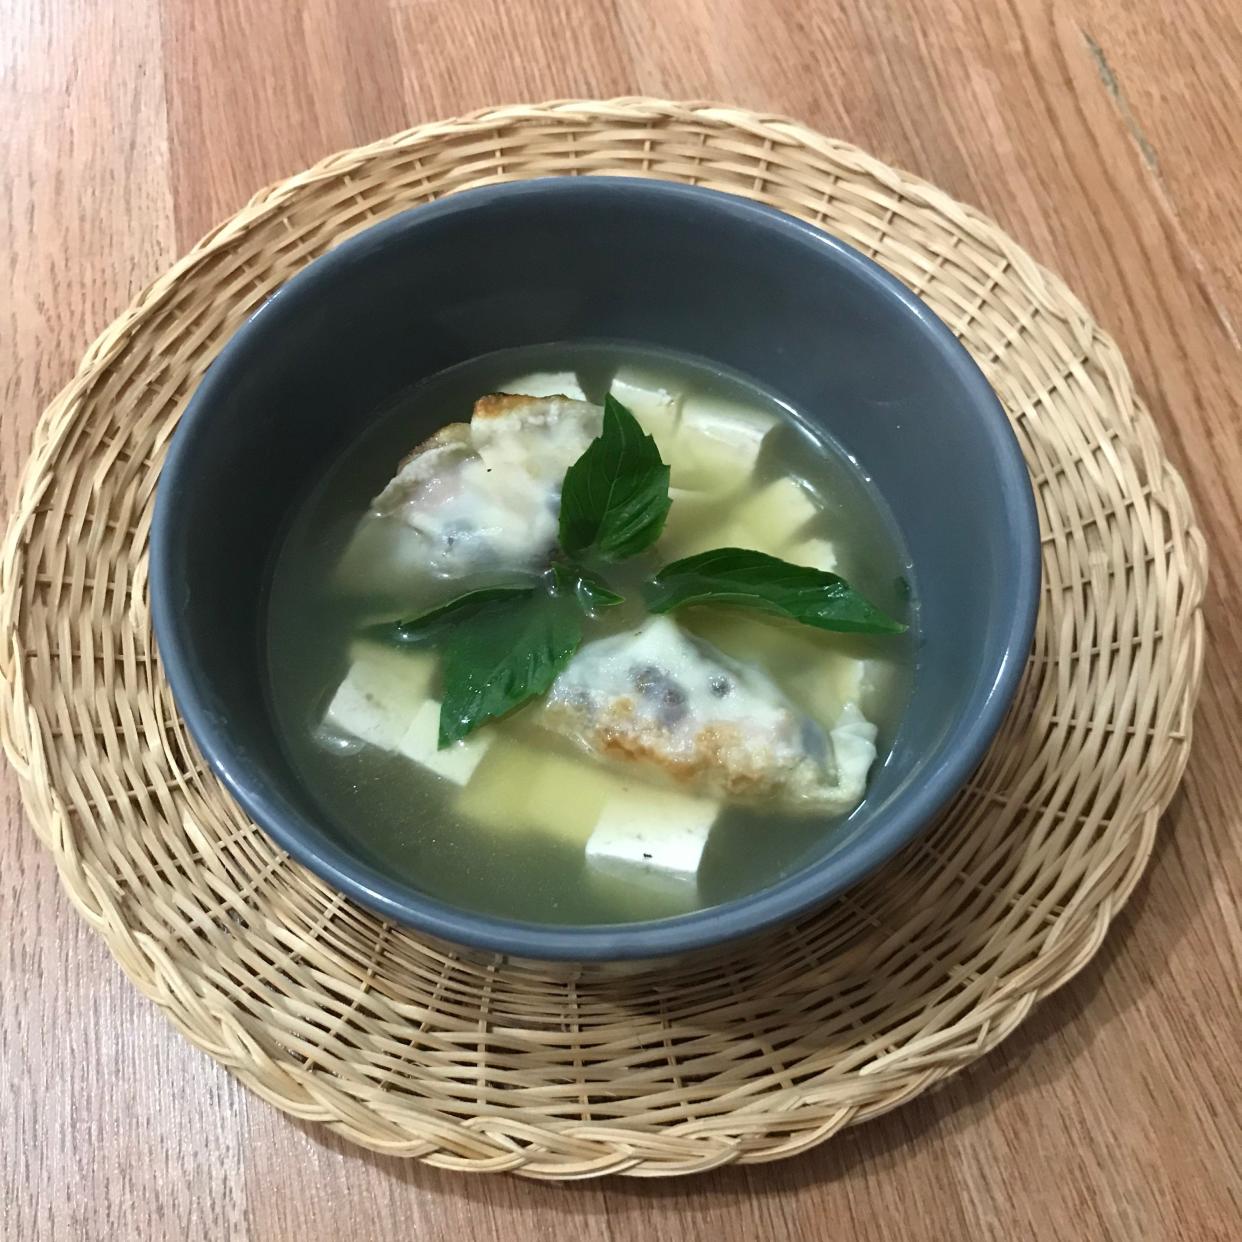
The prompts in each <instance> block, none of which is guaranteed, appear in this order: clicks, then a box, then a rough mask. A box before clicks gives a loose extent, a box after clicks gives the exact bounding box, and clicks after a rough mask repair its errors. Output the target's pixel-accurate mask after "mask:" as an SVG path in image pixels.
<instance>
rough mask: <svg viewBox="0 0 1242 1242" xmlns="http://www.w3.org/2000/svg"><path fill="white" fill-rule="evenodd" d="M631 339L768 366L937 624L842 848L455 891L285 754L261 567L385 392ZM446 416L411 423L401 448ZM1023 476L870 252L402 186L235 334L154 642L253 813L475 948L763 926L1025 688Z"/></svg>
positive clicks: (859, 857)
mask: <svg viewBox="0 0 1242 1242" xmlns="http://www.w3.org/2000/svg"><path fill="white" fill-rule="evenodd" d="M596 338H598V339H618V338H620V339H625V340H629V341H637V342H647V343H650V344H653V345H658V346H659V347H661V348H663V349H672V350H679V351H685V352H687V353H690V354H694V355H698V356H700V357H703V358H707V359H711V360H714V361H716V362H718V363H721V364H723V365H725V366H728V367H731V368H733V369H734V370H737V371H741V372H742V373H744V374H746V375H748V376H750V377H752V378H753V379H754V380H756V381H758V383H759V384H761V385H762V386H764V387H766V388H768V389H770V390H771V391H773V392H775V393H777V394H778V395H780V396H782V397H784V398H785V399H787V400H788V401H790V402H792V403H793V404H794V405H795V406H796V407H797V408H799V409H800V410H801V411H803V413H804V414H805V415H806V416H807V417H808V419H809V420H811V421H812V422H815V423H818V424H820V425H821V426H822V427H823V428H825V429H827V430H828V431H829V432H830V433H831V435H832V436H833V437H835V438H836V440H837V441H838V443H839V444H841V445H842V446H843V447H844V448H845V449H846V450H847V451H848V452H849V453H851V454H853V455H854V457H855V458H856V459H857V461H858V462H859V463H860V465H861V466H862V468H863V470H864V471H865V472H866V474H867V475H869V476H870V477H871V479H872V480H873V481H874V485H875V487H876V488H878V489H879V491H880V494H881V495H882V497H883V498H884V500H885V501H886V502H887V504H888V506H889V508H890V510H891V512H892V513H893V514H894V516H895V518H896V520H897V523H898V525H899V526H900V529H901V532H902V534H903V536H904V539H905V541H906V544H907V547H908V550H909V553H910V557H911V561H912V563H913V565H914V577H915V582H916V584H917V590H918V596H919V601H918V602H919V609H920V625H921V640H920V644H919V650H918V659H917V671H916V675H915V678H914V684H913V689H912V692H911V699H910V703H909V706H908V708H907V710H906V712H905V715H904V718H903V721H902V723H901V725H900V728H899V730H898V735H897V739H896V742H895V746H894V749H893V752H892V754H891V755H890V756H889V758H888V760H887V762H885V763H884V764H883V766H882V767H880V768H879V769H878V770H877V771H876V772H875V773H874V774H873V779H872V784H871V787H870V791H869V795H868V797H867V799H866V801H865V803H864V804H863V806H862V808H861V809H860V810H859V811H858V812H856V814H855V816H854V818H853V820H852V821H851V823H850V825H849V830H848V831H846V832H844V833H840V834H833V837H832V840H833V845H832V848H831V850H826V851H825V853H824V855H823V856H822V857H819V858H816V859H811V860H808V862H807V865H805V866H804V867H803V868H802V869H801V870H799V871H797V872H796V873H795V874H792V875H790V876H788V877H786V878H785V879H783V880H782V881H780V882H779V883H777V884H775V885H774V886H772V887H769V888H767V889H764V890H762V891H760V892H757V893H754V894H753V895H751V896H748V897H746V898H744V899H740V900H736V901H732V902H729V903H727V904H724V905H720V906H716V907H713V908H709V909H706V910H702V911H699V912H697V913H693V914H688V915H682V916H679V917H676V918H670V919H662V920H658V921H651V922H645V923H634V924H621V925H599V926H590V927H581V926H558V925H538V924H530V923H521V922H516V921H512V920H505V919H497V918H491V917H488V916H485V915H483V914H479V913H474V912H471V911H467V910H463V909H460V908H456V907H453V906H450V905H448V904H446V903H444V902H441V901H438V900H437V899H436V898H435V897H434V896H433V895H431V894H429V893H425V892H421V891H418V890H417V889H414V888H413V887H411V886H409V885H406V884H403V883H399V882H396V881H394V880H393V879H392V878H391V877H389V876H387V875H385V874H382V873H381V872H379V871H378V870H376V869H375V868H374V867H373V866H371V865H369V864H368V863H366V862H364V861H363V860H362V859H361V858H360V857H359V855H358V853H356V852H355V851H354V850H353V849H351V845H350V841H349V839H348V836H347V835H346V834H343V833H341V832H340V831H339V830H338V829H336V828H335V827H334V826H333V824H332V823H331V822H330V820H329V819H328V818H327V817H326V816H325V815H324V814H323V813H322V812H321V811H320V810H319V809H318V807H317V805H316V803H315V801H314V799H313V798H312V797H311V795H310V794H309V793H308V791H307V790H306V789H305V788H304V787H303V786H302V784H301V783H300V782H299V780H298V779H297V778H296V776H295V775H294V772H293V771H292V769H291V766H290V764H289V762H288V760H287V758H286V756H285V753H284V751H283V749H282V747H281V745H280V743H279V740H278V739H277V737H276V736H275V734H274V732H273V728H272V724H271V720H270V716H269V709H268V706H267V702H266V692H265V673H264V668H263V654H262V647H263V641H262V631H263V624H264V612H265V604H266V597H267V580H268V575H269V572H270V566H271V560H272V557H273V554H274V551H275V548H276V546H277V544H278V539H279V535H280V533H281V531H282V528H283V525H284V523H285V522H286V520H287V518H288V516H289V515H290V513H291V512H292V511H293V510H294V508H295V507H296V506H297V505H298V503H299V501H300V500H301V499H302V498H303V497H304V496H305V495H306V493H307V492H308V490H309V488H310V486H311V485H312V484H313V482H314V481H315V480H316V479H318V478H319V477H321V476H322V474H323V472H324V471H325V470H326V468H327V467H328V465H329V463H330V462H332V460H333V459H334V458H335V457H336V456H337V455H338V454H339V453H340V452H341V450H342V449H343V448H344V447H345V446H346V445H347V444H348V443H349V442H350V441H351V440H352V439H353V438H354V437H355V436H357V435H358V434H359V432H360V430H361V429H363V428H364V427H365V426H367V425H368V423H369V422H370V420H371V419H372V418H373V417H374V416H375V414H376V413H377V411H379V410H380V409H381V408H382V407H383V406H384V405H385V403H386V402H389V401H391V400H392V399H393V398H394V396H395V395H397V394H398V393H400V392H401V391H403V390H405V389H408V388H409V387H410V385H411V384H412V383H413V382H415V381H417V380H419V379H420V378H422V377H426V376H430V375H432V374H434V373H436V372H438V371H441V370H443V369H444V368H446V367H449V366H452V365H454V364H456V363H460V362H463V361H465V360H468V359H470V358H472V357H475V356H478V355H480V354H485V353H489V352H491V351H493V350H497V349H502V348H508V347H514V346H521V345H529V344H537V343H545V342H552V341H565V340H584V339H596ZM430 430H431V428H429V427H412V428H411V429H410V442H411V444H413V443H415V442H417V441H418V440H419V439H421V438H422V437H423V436H425V435H426V434H427V433H428V432H429V431H430ZM1038 547H1039V540H1038V528H1037V524H1036V518H1035V512H1034V505H1033V500H1032V495H1031V487H1030V481H1029V478H1028V476H1027V472H1026V468H1025V465H1024V463H1023V460H1022V456H1021V453H1020V451H1019V448H1018V445H1017V443H1016V441H1015V438H1014V436H1013V434H1012V431H1011V429H1010V427H1009V425H1008V423H1007V420H1006V418H1005V415H1004V413H1003V411H1002V410H1001V408H1000V406H999V404H998V402H997V400H996V397H995V396H994V394H993V392H992V391H991V389H990V387H989V386H988V384H987V382H986V381H985V379H984V377H983V376H982V374H981V373H980V372H979V370H978V369H977V368H976V366H975V365H974V363H973V362H972V361H971V360H970V358H969V356H968V355H967V354H966V353H965V351H964V350H963V349H962V348H961V347H960V346H959V345H958V343H957V341H956V340H955V339H954V338H953V336H952V334H951V333H950V332H949V331H948V329H947V328H946V327H945V326H944V325H943V324H942V323H941V322H940V321H939V320H938V319H937V318H936V317H935V316H934V315H933V314H932V312H931V311H930V310H929V309H928V308H927V306H926V305H924V304H923V303H922V302H921V301H919V300H918V299H917V298H916V297H915V296H914V295H913V294H911V293H910V292H909V291H908V290H907V289H906V288H905V287H904V286H902V285H901V284H899V283H898V282H897V281H895V280H894V279H892V278H891V277H890V276H888V275H887V274H886V273H884V272H883V271H882V270H881V269H880V268H879V267H878V266H876V265H875V264H873V263H872V262H870V261H869V260H868V259H866V258H864V257H863V256H862V255H860V254H859V253H858V252H856V251H855V250H853V249H852V248H850V247H849V246H846V245H845V244H843V243H842V242H840V241H838V240H836V239H834V238H832V237H830V236H828V235H827V234H825V233H823V232H821V231H819V230H817V229H814V228H812V227H810V226H808V225H805V224H802V223H800V222H798V221H796V220H794V219H792V218H790V217H788V216H786V215H783V214H782V213H779V212H776V211H773V210H771V209H768V208H765V207H763V206H760V205H758V204H755V203H752V202H749V201H747V200H744V199H741V198H735V197H733V196H730V195H723V194H717V193H713V192H710V191H704V190H699V189H695V188H692V187H686V186H677V185H673V184H669V183H663V182H655V181H642V180H631V179H621V178H582V179H577V178H558V179H547V180H540V181H531V182H522V183H515V184H511V185H504V186H497V187H490V188H486V189H481V190H475V191H471V192H468V193H464V194H460V195H456V196H453V197H450V198H447V199H444V200H441V201H439V202H437V203H435V204H432V205H429V206H425V207H419V208H415V209H414V210H411V211H409V212H407V213H405V214H403V215H400V216H397V217H395V218H394V219H391V220H389V221H386V222H384V223H382V224H379V225H376V226H375V227H373V228H370V229H368V230H366V231H365V232H363V233H361V234H359V235H358V236H356V237H354V238H352V239H351V240H349V241H346V242H344V243H343V244H341V245H340V246H338V247H337V248H336V249H335V250H333V251H332V252H331V253H329V254H328V255H327V256H325V257H324V258H321V259H319V260H317V261H316V262H314V263H312V264H311V265H309V267H308V268H307V269H306V270H305V271H303V272H302V273H300V274H299V275H298V276H297V277H296V278H294V279H293V280H291V281H290V282H289V283H288V284H287V285H286V286H285V287H284V288H282V289H281V290H280V291H279V292H278V293H277V294H276V295H275V296H274V297H273V298H271V299H270V300H269V301H268V302H267V303H266V304H265V305H264V306H263V307H262V308H261V309H260V310H259V311H258V312H257V313H256V314H255V315H254V316H253V317H252V318H251V319H250V320H249V321H248V322H247V323H246V324H245V325H244V326H243V327H242V328H241V329H240V330H239V331H238V332H237V333H236V335H235V336H234V337H233V338H232V339H231V340H230V341H229V343H228V344H227V346H226V347H225V348H224V349H223V350H222V351H221V353H220V355H219V357H218V358H217V359H216V361H215V362H214V364H213V365H212V366H211V368H210V370H209V372H208V374H207V376H206V377H205V379H204V380H203V382H202V384H201V385H200V387H199V389H198V391H197V392H196V393H195V395H194V397H193V399H192V401H191V403H190V406H189V408H188V410H187V411H186V414H185V416H184V418H183V420H182V423H181V425H180V427H179V429H178V431H177V433H176V436H175V437H174V441H173V444H172V446H171V449H170V451H169V454H168V458H167V460H166V462H165V465H164V467H163V471H162V474H161V478H160V482H159V488H158V496H157V505H156V513H155V518H154V525H153V530H152V542H151V570H150V577H151V596H152V606H153V610H154V621H155V629H156V635H157V639H158V643H159V650H160V654H161V658H162V660H163V665H164V669H165V672H166V674H167V677H168V680H169V683H170V685H171V687H172V691H173V694H174V697H175V699H176V701H177V704H178V706H179V709H180V711H181V714H182V716H183V718H184V719H185V721H186V723H187V725H188V726H189V729H190V731H191V733H192V734H193V736H194V738H195V740H196V741H197V743H198V745H199V747H200V748H201V750H202V751H203V753H204V755H205V756H206V758H207V760H208V761H209V762H210V764H211V766H212V767H213V768H214V769H215V771H216V772H217V773H218V774H219V776H220V777H221V778H222V780H223V781H224V783H225V785H226V786H227V787H228V789H229V790H230V791H231V792H232V794H233V796H234V797H235V798H236V799H237V801H238V802H239V803H240V804H241V806H242V807H243V808H244V810H245V811H246V812H247V813H248V814H249V815H251V816H252V817H253V819H254V820H255V821H256V822H257V823H258V824H259V825H260V826H261V827H263V828H264V829H265V830H266V831H267V832H268V833H269V834H270V835H271V836H272V837H273V838H274V839H275V840H276V842H277V843H278V844H279V845H281V846H283V847H285V848H286V849H288V850H289V852H290V853H291V854H293V855H294V857H296V858H298V859H300V860H301V861H302V862H303V863H305V864H306V865H307V866H309V867H310V868H311V869H312V870H314V871H315V872H317V873H318V874H320V875H321V876H323V877H324V878H325V879H327V880H328V881H329V882H330V883H332V884H333V885H335V886H336V887H338V888H339V889H342V890H344V891H345V892H346V893H348V894H349V895H350V896H351V897H354V898H355V899H357V900H358V901H360V902H362V903H363V904H365V905H367V906H369V907H371V908H372V909H374V910H376V911H377V912H379V913H380V914H382V915H385V916H388V917H390V918H393V919H395V920H397V921H399V922H402V923H405V924H408V925H410V926H413V927H415V928H417V929H421V930H422V931H424V932H427V933H430V934H432V935H435V936H439V937H442V938H444V939H447V940H450V941H454V942H457V943H461V944H465V945H470V946H474V947H476V948H482V949H489V950H496V951H500V952H504V953H510V954H515V955H520V956H525V957H533V958H543V959H567V960H576V961H587V960H623V959H631V958H642V957H651V956H659V955H663V954H672V953H680V952H685V951H688V950H692V949H698V948H703V947H706V946H708V945H712V944H715V943H718V942H722V941H727V940H731V939H734V938H736V937H740V936H743V935H746V934H748V933H751V932H755V931H758V930H760V929H761V928H764V927H767V926H770V925H772V924H774V923H777V922H779V921H782V920H785V919H788V918H790V917H792V916H794V915H795V914H798V913H801V912H804V911H806V910H808V909H809V908H812V907H814V906H815V905H817V904H818V903H821V902H823V901H824V900H826V899H827V898H829V897H831V896H833V895H834V894H837V893H839V892H841V891H842V890H843V889H845V888H846V887H848V886H849V885H851V884H853V883H854V882H856V881H857V880H859V879H860V878H861V877H862V876H864V875H865V874H866V873H867V872H869V871H871V870H872V869H873V868H875V867H876V866H877V865H878V864H880V863H881V862H883V861H884V860H885V859H887V858H889V857H890V856H891V855H892V854H893V853H894V852H895V851H897V850H898V849H899V848H900V847H901V846H903V845H905V844H906V843H907V842H909V841H910V840H911V839H912V838H913V837H914V836H915V835H916V834H917V833H918V831H919V830H920V829H921V828H922V827H924V826H925V825H926V824H927V823H928V821H929V820H930V819H931V818H932V817H933V816H934V814H935V813H936V811H937V810H939V809H940V808H941V807H942V806H943V805H944V803H945V802H946V800H947V799H948V798H949V797H950V796H951V795H952V794H953V793H954V792H955V791H956V790H957V789H958V788H959V787H960V786H961V785H962V783H963V782H964V781H965V780H966V778H967V776H968V775H969V773H970V772H971V770H972V769H973V768H974V766H975V765H976V764H977V762H978V761H979V759H980V758H981V757H982V754H983V752H984V749H985V748H986V746H987V744H988V742H989V741H990V740H991V738H992V737H993V735H994V733H995V731H996V730H997V728H998V727H999V724H1000V721H1001V719H1002V717H1003V714H1004V712H1005V710H1006V708H1007V706H1008V704H1009V702H1010V700H1011V698H1012V696H1013V693H1014V691H1015V689H1016V686H1017V682H1018V678H1019V675H1020V673H1021V670H1022V667H1023V664H1024V661H1025V657H1026V655H1027V651H1028V648H1029V645H1030V641H1031V635H1032V627H1033V624H1034V617H1035V611H1036V604H1037V597H1038V585H1039V570H1038Z"/></svg>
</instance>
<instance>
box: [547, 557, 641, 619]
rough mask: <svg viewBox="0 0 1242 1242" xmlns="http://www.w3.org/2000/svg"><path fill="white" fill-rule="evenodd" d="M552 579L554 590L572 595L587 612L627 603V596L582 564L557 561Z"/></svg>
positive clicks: (553, 567) (553, 568)
mask: <svg viewBox="0 0 1242 1242" xmlns="http://www.w3.org/2000/svg"><path fill="white" fill-rule="evenodd" d="M552 580H553V584H554V590H555V591H556V592H557V593H558V594H561V595H570V596H572V597H573V598H574V599H575V600H577V601H578V607H579V608H581V609H582V611H583V612H585V613H595V612H598V611H599V610H600V609H601V608H614V607H616V605H617V604H624V603H625V596H623V595H618V594H617V593H616V591H614V590H613V589H612V588H611V587H610V586H609V585H608V583H606V582H605V581H604V580H603V578H601V577H600V576H599V574H595V573H592V572H591V571H590V570H589V569H583V567H582V566H581V565H574V564H572V563H569V562H565V561H556V562H555V563H554V564H553V566H552Z"/></svg>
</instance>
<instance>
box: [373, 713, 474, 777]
mask: <svg viewBox="0 0 1242 1242" xmlns="http://www.w3.org/2000/svg"><path fill="white" fill-rule="evenodd" d="M439 740H440V704H439V702H438V701H437V700H436V699H425V700H424V701H423V704H422V706H421V707H419V709H418V710H417V711H416V712H415V713H414V719H413V720H412V721H411V722H410V726H409V728H408V729H407V730H406V731H405V733H404V734H403V735H402V737H401V740H400V741H399V742H398V743H397V747H396V749H397V751H398V752H399V753H400V754H402V755H404V756H405V757H406V758H407V759H412V760H413V761H414V762H415V763H417V764H419V765H420V766H421V767H424V768H427V769H428V770H429V771H431V772H434V773H435V774H436V775H437V776H442V777H444V779H445V780H449V781H452V782H453V784H454V785H464V784H465V783H466V782H467V781H468V780H469V779H470V777H471V775H472V774H473V772H474V770H475V768H477V767H478V766H479V760H480V759H482V758H483V756H484V755H485V754H487V748H488V747H489V746H490V745H491V743H492V737H491V734H490V733H488V732H487V731H486V730H484V731H483V732H480V733H472V734H471V735H470V736H469V737H465V738H462V740H461V741H460V742H453V743H451V744H450V745H448V746H446V747H445V748H444V749H443V750H441V749H440V748H439Z"/></svg>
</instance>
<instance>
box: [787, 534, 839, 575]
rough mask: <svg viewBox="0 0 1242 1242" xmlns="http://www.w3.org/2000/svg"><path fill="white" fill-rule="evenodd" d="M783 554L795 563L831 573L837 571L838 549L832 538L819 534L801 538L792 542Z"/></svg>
mask: <svg viewBox="0 0 1242 1242" xmlns="http://www.w3.org/2000/svg"><path fill="white" fill-rule="evenodd" d="M781 555H782V558H783V559H784V560H787V561H790V562H792V563H793V564H794V565H806V566H808V567H809V568H811V569H822V570H823V571H824V572H825V573H830V574H831V573H835V572H836V568H837V549H836V547H835V546H834V545H833V543H832V540H831V539H821V538H820V537H819V536H818V535H812V536H811V537H810V538H808V539H799V540H797V541H796V542H795V543H792V544H790V546H789V547H788V548H786V549H785V550H784V552H783V553H782V554H781Z"/></svg>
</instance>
